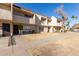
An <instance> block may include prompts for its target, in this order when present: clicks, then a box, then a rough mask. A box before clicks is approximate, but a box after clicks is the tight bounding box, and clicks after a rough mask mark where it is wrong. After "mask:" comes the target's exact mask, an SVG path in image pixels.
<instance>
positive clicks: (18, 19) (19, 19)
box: [13, 15, 34, 24]
mask: <svg viewBox="0 0 79 59" xmlns="http://www.w3.org/2000/svg"><path fill="white" fill-rule="evenodd" d="M13 21H14V22H17V23H24V24H34V22H33V19H32V18H28V17H24V16H19V15H13Z"/></svg>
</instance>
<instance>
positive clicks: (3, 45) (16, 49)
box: [0, 32, 79, 56]
mask: <svg viewBox="0 0 79 59" xmlns="http://www.w3.org/2000/svg"><path fill="white" fill-rule="evenodd" d="M72 34H73V35H72ZM78 35H79V34H76V35H74V33H72V32H70V33H61V34H59V35H55V36H51V37H48V38H46V39H40V40H37V41H33V42H28V41H24V40H21V39H22V38H21V36H17V37H15V40H16V45H15V46H13V50H12V46H10V47H8V46H7V45H8V44H7V43H8V39H9V38H8V37H6V38H1V39H0V55H10V56H11V55H19V56H22V55H23V56H24V55H30V53H29V52H28V50H29V49H32V48H35V47H38V46H42V45H46V44H48V43H49V42H52V41H56V40H62V39H66V38H71V37H72V36H74V37H75V36H78ZM59 38H60V39H59ZM26 40H27V39H26Z"/></svg>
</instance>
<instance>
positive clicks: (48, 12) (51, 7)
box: [16, 3, 79, 27]
mask: <svg viewBox="0 0 79 59" xmlns="http://www.w3.org/2000/svg"><path fill="white" fill-rule="evenodd" d="M16 5H18V6H21V7H23V8H26V9H30V10H32V11H33V12H35V13H39V14H41V15H45V16H48V17H52V16H54V17H61V16H60V15H58V14H57V13H56V12H55V10H56V9H58V8H61V5H62V4H61V3H16ZM63 6H64V7H63V9H64V13H65V14H66V15H67V17H68V20H70V21H71V22H70V27H72V26H73V25H74V24H76V23H79V3H63ZM72 16H77V17H78V18H77V19H72V18H71V17H72Z"/></svg>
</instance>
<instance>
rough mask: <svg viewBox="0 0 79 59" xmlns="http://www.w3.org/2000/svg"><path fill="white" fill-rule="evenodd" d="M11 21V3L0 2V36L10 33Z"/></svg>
mask: <svg viewBox="0 0 79 59" xmlns="http://www.w3.org/2000/svg"><path fill="white" fill-rule="evenodd" d="M11 22H12V12H11V4H9V3H0V36H5V35H6V36H7V35H10V24H11Z"/></svg>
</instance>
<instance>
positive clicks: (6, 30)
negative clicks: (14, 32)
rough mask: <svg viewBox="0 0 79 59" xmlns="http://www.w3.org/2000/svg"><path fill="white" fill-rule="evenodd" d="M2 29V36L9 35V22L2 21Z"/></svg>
mask: <svg viewBox="0 0 79 59" xmlns="http://www.w3.org/2000/svg"><path fill="white" fill-rule="evenodd" d="M2 30H3V36H9V35H10V24H7V23H3V24H2Z"/></svg>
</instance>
